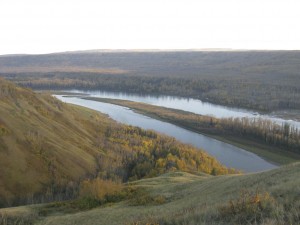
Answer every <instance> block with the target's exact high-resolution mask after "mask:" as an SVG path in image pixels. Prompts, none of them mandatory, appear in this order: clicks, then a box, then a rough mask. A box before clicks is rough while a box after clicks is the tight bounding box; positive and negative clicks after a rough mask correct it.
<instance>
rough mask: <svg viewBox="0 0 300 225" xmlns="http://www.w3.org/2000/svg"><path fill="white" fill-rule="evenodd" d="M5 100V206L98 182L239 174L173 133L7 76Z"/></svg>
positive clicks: (1, 127)
mask: <svg viewBox="0 0 300 225" xmlns="http://www.w3.org/2000/svg"><path fill="white" fill-rule="evenodd" d="M0 97H1V98H0V171H1V173H0V208H1V207H11V206H17V205H24V204H34V203H45V202H52V201H62V200H69V199H74V198H77V197H78V195H79V194H80V189H81V184H82V183H83V182H84V181H86V180H87V179H90V178H95V177H98V178H101V179H104V180H107V179H111V180H114V181H117V180H119V181H127V180H129V179H130V180H136V179H138V178H139V179H140V178H142V177H151V176H155V175H159V174H162V173H165V172H166V171H169V170H171V169H172V170H179V169H180V170H185V171H191V172H195V171H205V172H206V173H211V172H212V171H218V172H217V174H224V173H234V172H235V171H233V170H230V169H227V168H225V167H224V166H222V165H221V164H220V163H219V162H218V161H217V160H215V159H214V158H212V157H211V156H209V155H208V154H207V153H205V152H203V151H199V149H196V148H194V147H192V146H189V145H184V144H182V143H180V142H178V141H176V140H174V139H172V138H169V137H167V136H163V135H159V134H157V133H155V132H153V131H145V130H143V129H140V128H137V127H132V126H126V125H122V124H119V123H116V122H115V121H113V120H111V119H110V118H108V116H106V115H104V114H101V113H99V112H96V111H93V110H90V109H87V108H84V107H79V106H73V105H68V104H66V103H62V102H61V101H59V100H57V99H56V98H54V97H52V96H49V95H47V94H38V93H34V92H32V91H31V90H28V89H24V88H20V87H17V86H15V85H14V84H12V83H10V82H7V81H5V80H2V79H0ZM169 153H170V154H169ZM190 162H192V163H190ZM140 171H142V172H140ZM156 200H158V199H156ZM156 200H155V201H156ZM158 201H159V200H158ZM85 203H87V205H89V204H90V203H91V205H93V206H94V205H95V204H94V203H95V202H94V203H93V204H92V202H90V201H87V202H82V204H83V205H84V204H85Z"/></svg>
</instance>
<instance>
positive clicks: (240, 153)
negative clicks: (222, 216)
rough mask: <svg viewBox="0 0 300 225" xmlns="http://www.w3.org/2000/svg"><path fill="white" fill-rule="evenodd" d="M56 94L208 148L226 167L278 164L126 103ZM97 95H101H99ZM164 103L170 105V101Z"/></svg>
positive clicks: (122, 120) (254, 169) (259, 168)
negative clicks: (104, 101)
mask: <svg viewBox="0 0 300 225" xmlns="http://www.w3.org/2000/svg"><path fill="white" fill-rule="evenodd" d="M55 96H56V97H57V98H58V99H60V100H62V101H63V102H67V103H72V104H76V105H81V106H84V107H87V108H90V109H94V110H97V111H100V112H102V113H105V114H108V115H109V116H110V117H111V118H112V119H114V120H116V121H118V122H120V123H124V124H128V125H133V126H139V127H141V128H144V129H152V130H155V131H157V132H160V133H163V134H166V135H169V136H172V137H174V138H176V139H178V140H179V141H181V142H183V143H187V144H191V145H193V146H195V147H198V148H201V149H203V150H205V151H206V152H208V153H209V154H210V155H212V156H214V157H215V158H217V159H218V160H219V161H220V162H221V163H222V164H224V165H226V166H227V167H231V168H236V169H239V170H243V171H244V172H258V171H263V170H269V169H273V168H276V167H277V166H276V165H274V164H272V163H270V162H267V161H266V160H264V159H262V158H261V157H259V156H257V155H255V154H253V153H251V152H248V151H245V150H243V149H241V148H238V147H235V146H233V145H230V144H227V143H224V142H221V141H218V140H215V139H213V138H210V137H207V136H204V135H201V134H198V133H195V132H192V131H189V130H186V129H183V128H181V127H178V126H175V125H173V124H170V123H166V122H162V121H159V120H156V119H152V118H149V117H147V116H144V115H141V114H138V113H135V112H133V111H132V110H130V109H128V108H126V107H122V106H117V105H113V104H108V103H102V102H96V101H91V100H84V99H81V98H78V97H64V96H61V95H55ZM97 97H99V96H98V95H97ZM101 97H109V96H101ZM130 100H134V99H130ZM164 106H167V107H168V105H164Z"/></svg>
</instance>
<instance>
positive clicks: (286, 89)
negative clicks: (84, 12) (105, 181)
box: [0, 51, 300, 112]
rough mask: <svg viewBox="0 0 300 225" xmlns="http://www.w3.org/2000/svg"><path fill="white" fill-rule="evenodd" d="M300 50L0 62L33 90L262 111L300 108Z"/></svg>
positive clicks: (77, 55)
mask: <svg viewBox="0 0 300 225" xmlns="http://www.w3.org/2000/svg"><path fill="white" fill-rule="evenodd" d="M299 61H300V52H299V51H237V52H234V51H233V52H230V51H229V52H201V51H200V52H197V51H190V52H184V51H183V52H74V53H61V54H49V55H36V56H35V55H32V56H30V55H19V56H6V57H1V58H0V75H1V76H4V77H6V78H7V79H10V80H12V81H14V82H16V83H17V84H20V85H22V86H25V87H30V88H33V89H52V90H53V89H55V90H57V89H64V90H65V89H81V90H87V89H89V90H99V89H101V90H108V91H122V92H129V93H139V94H152V95H158V94H164V95H174V96H182V97H191V98H197V99H200V100H203V101H207V102H211V103H217V104H221V105H226V106H234V107H241V108H248V109H253V110H258V111H262V112H271V111H275V110H283V109H290V110H299V109H300V87H299V85H298V84H299V83H300V74H299V69H300V68H299Z"/></svg>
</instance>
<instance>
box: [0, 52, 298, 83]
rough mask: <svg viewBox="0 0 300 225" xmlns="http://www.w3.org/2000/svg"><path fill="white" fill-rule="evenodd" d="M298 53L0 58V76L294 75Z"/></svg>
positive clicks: (87, 54)
mask: <svg viewBox="0 0 300 225" xmlns="http://www.w3.org/2000/svg"><path fill="white" fill-rule="evenodd" d="M299 62H300V51H228V52H226V51H220V52H218V51H217V52H209V51H208V52H207V51H199V52H197V51H191V52H188V51H186V52H185V51H177V52H176V51H175V52H171V51H170V52H130V51H129V52H101V51H100V52H87V53H85V52H84V51H83V52H73V53H72V52H69V53H60V54H46V55H19V56H18V55H17V56H2V57H0V72H2V73H3V72H20V71H21V72H22V71H27V72H30V70H32V71H36V68H37V69H43V70H41V72H46V71H53V69H54V70H57V71H60V70H61V71H64V70H67V69H72V68H77V69H78V70H79V71H80V70H81V69H82V70H85V69H87V68H88V69H94V70H95V72H97V70H102V69H103V70H104V69H116V68H118V69H121V71H116V73H118V72H119V73H128V74H138V75H148V76H158V77H160V76H172V77H176V76H179V77H182V76H183V75H184V76H187V77H192V76H199V75H200V76H219V77H224V76H248V75H255V76H261V75H272V76H273V77H274V76H276V77H277V76H281V75H298V74H299V68H300V67H299Z"/></svg>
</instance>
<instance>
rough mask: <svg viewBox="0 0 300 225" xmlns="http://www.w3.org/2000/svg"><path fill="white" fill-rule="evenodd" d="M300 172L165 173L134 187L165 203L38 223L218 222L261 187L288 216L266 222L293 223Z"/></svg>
mask: <svg viewBox="0 0 300 225" xmlns="http://www.w3.org/2000/svg"><path fill="white" fill-rule="evenodd" d="M299 169H300V164H299V163H296V164H290V165H287V166H283V167H281V168H279V169H275V170H271V171H267V172H261V173H255V174H247V175H225V176H217V177H213V176H209V175H202V174H199V175H191V174H188V173H183V172H172V173H167V174H164V175H161V176H159V177H156V178H149V179H144V180H140V181H137V182H135V183H134V185H137V186H143V187H145V188H147V190H148V192H149V193H150V194H151V195H153V196H156V195H163V196H165V197H166V198H167V203H165V204H161V205H143V206H132V205H130V204H128V202H120V203H116V204H113V205H107V206H104V207H100V208H96V209H93V210H90V211H83V212H79V213H75V214H63V213H58V214H56V215H51V216H49V217H46V218H39V220H38V221H37V223H39V224H47V225H52V224H62V225H69V224H70V225H71V224H72V225H76V224H78V225H79V224H80V225H84V224H95V225H97V224H146V223H147V222H148V224H151V223H150V222H152V224H155V223H154V222H158V223H159V224H220V220H218V219H216V218H218V208H219V207H220V206H222V205H224V204H225V203H227V202H228V201H229V200H231V199H236V198H238V196H239V194H240V192H241V190H249V191H253V192H255V191H256V190H257V189H258V190H259V191H261V192H263V191H267V192H269V193H270V195H271V197H273V198H274V199H275V202H276V205H275V208H276V210H279V211H280V210H283V212H284V213H283V214H282V215H284V216H285V218H283V217H282V218H281V217H280V216H279V217H278V218H277V222H278V223H275V217H274V218H272V219H270V220H271V221H269V222H268V223H267V222H266V224H283V222H285V223H289V220H290V219H291V218H292V215H294V216H295V215H297V212H299V211H298V210H299V209H300V199H299V193H300V189H299V187H300V177H299V176H298V173H299ZM35 207H36V206H35ZM35 207H25V208H24V207H23V208H15V209H6V214H8V215H17V214H19V215H21V214H24V215H28V214H29V215H30V214H31V215H32V216H34V215H35V214H36V211H37V210H36V208H35ZM276 210H275V211H276ZM4 211H5V209H4V210H2V211H0V212H1V213H3V212H4ZM278 215H281V214H280V213H279V214H278ZM298 216H299V215H298ZM293 219H294V222H293V223H290V224H295V221H297V218H296V217H294V218H293ZM298 219H300V218H299V217H298ZM214 221H215V222H214ZM221 221H222V219H221ZM266 221H267V220H266ZM137 222H139V223H137ZM272 222H273V223H272ZM156 224H157V223H156Z"/></svg>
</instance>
